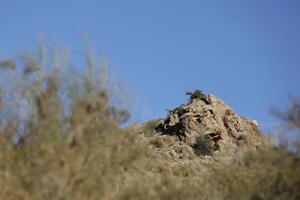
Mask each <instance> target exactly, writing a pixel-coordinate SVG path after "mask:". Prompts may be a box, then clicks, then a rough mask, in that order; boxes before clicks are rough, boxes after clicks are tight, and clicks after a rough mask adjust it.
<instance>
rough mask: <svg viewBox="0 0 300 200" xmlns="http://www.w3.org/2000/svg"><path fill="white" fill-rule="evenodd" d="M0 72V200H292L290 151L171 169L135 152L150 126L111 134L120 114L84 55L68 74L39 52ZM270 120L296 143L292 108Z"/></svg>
mask: <svg viewBox="0 0 300 200" xmlns="http://www.w3.org/2000/svg"><path fill="white" fill-rule="evenodd" d="M0 68H1V69H0V70H1V72H0V73H1V74H0V81H1V87H0V199H13V200H14V199H59V200H64V199H253V200H259V199H282V200H288V199H300V159H299V155H300V151H299V143H296V144H295V145H294V146H293V148H290V145H281V146H278V147H270V148H266V149H261V150H259V151H257V152H249V153H248V154H246V155H245V156H244V157H243V158H242V159H240V160H237V161H236V162H235V163H234V164H231V165H225V164H224V165H214V163H210V164H207V165H206V166H204V165H201V166H198V165H189V164H184V163H183V164H180V165H176V164H173V163H170V162H169V161H168V160H167V159H164V158H163V157H161V156H160V155H157V154H156V153H155V151H152V149H151V148H149V146H147V145H145V141H144V138H145V137H147V136H148V135H149V134H150V135H151V132H152V131H153V123H154V122H153V121H152V122H148V123H145V124H144V125H141V126H139V127H138V128H119V125H120V124H121V123H123V122H124V121H126V120H127V119H128V117H129V112H128V111H127V110H125V109H124V108H121V107H120V106H118V105H119V104H116V103H114V102H115V98H118V97H117V95H116V94H114V92H113V90H112V88H113V86H111V85H110V84H108V81H107V75H106V73H105V67H104V66H103V64H102V62H101V61H99V60H97V59H95V58H94V57H93V55H92V53H91V52H90V51H89V49H88V50H87V54H86V66H82V67H81V68H80V69H79V71H77V72H76V71H75V70H74V66H73V65H72V63H70V61H69V59H68V56H67V53H66V52H65V51H64V50H62V49H56V50H53V51H51V52H47V51H46V49H45V48H44V47H43V46H42V45H39V46H38V47H37V52H35V53H30V52H23V53H22V54H21V55H20V56H19V57H18V58H17V59H10V58H7V59H3V60H2V61H0ZM274 112H275V113H276V114H277V115H278V116H279V117H280V118H281V119H283V121H284V122H287V123H288V124H289V125H290V127H292V128H293V129H294V130H295V132H297V133H298V134H299V131H300V126H299V124H300V106H299V101H296V100H293V101H291V107H290V109H289V110H288V111H287V112H280V111H278V110H274ZM155 145H156V146H157V147H159V146H160V145H161V144H160V143H155ZM203 148H204V147H203ZM290 149H293V150H290ZM203 151H205V150H203ZM203 167H205V170H203V169H202V168H203Z"/></svg>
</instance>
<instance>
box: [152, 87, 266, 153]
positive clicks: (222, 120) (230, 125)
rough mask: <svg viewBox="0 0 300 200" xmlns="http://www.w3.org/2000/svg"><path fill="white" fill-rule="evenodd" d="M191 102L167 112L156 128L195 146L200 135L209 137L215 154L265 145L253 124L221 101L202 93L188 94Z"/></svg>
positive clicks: (254, 123) (255, 125) (255, 124)
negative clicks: (216, 152)
mask: <svg viewBox="0 0 300 200" xmlns="http://www.w3.org/2000/svg"><path fill="white" fill-rule="evenodd" d="M187 95H190V100H189V102H188V103H187V104H184V105H181V106H179V107H177V108H175V109H174V110H171V111H169V115H168V116H167V118H166V119H164V120H162V121H161V123H160V124H159V125H158V126H157V127H156V130H157V131H159V132H161V133H162V134H168V135H174V136H177V137H178V138H179V139H180V140H181V141H183V142H184V143H186V144H188V145H189V146H194V145H195V142H196V140H197V137H199V136H205V137H206V138H207V137H208V138H210V139H211V141H212V142H213V144H214V151H222V150H226V149H227V150H229V149H232V148H236V147H245V148H247V149H254V148H257V147H258V146H260V145H261V144H263V143H264V142H265V138H264V137H263V135H262V134H261V133H260V131H259V129H258V126H257V123H256V121H253V120H248V119H246V118H244V117H240V116H239V115H237V114H236V113H235V111H234V110H233V109H232V108H230V107H229V106H227V105H226V104H225V103H224V102H223V101H222V100H220V99H218V98H217V97H215V96H214V95H205V94H204V93H203V92H202V91H199V90H196V91H195V92H190V93H187Z"/></svg>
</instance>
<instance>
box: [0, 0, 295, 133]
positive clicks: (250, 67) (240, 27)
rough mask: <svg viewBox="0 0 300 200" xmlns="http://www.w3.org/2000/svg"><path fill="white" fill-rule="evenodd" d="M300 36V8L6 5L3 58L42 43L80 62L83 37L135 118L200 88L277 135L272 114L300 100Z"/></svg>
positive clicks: (289, 4)
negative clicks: (119, 84) (118, 84)
mask: <svg viewBox="0 0 300 200" xmlns="http://www.w3.org/2000/svg"><path fill="white" fill-rule="evenodd" d="M299 30H300V1H297V0H286V1H283V0H264V1H262V0H244V1H241V0H236V1H234V0H224V1H217V0H215V1H214V0H195V1H192V0H190V1H189V0H187V1H174V0H173V1H171V0H160V1H158V0H156V1H155V0H153V1H146V0H136V1H132V0H127V1H121V0H119V1H116V0H107V1H101V0H93V1H92V0H85V1H80V0H78V1H74V0H51V1H38V0H36V1H34V0H26V1H19V0H0V44H1V47H0V57H6V56H11V55H16V53H17V52H19V51H20V50H22V49H28V48H29V49H30V48H33V46H34V45H35V43H36V41H37V40H39V39H43V40H45V41H47V42H50V43H51V42H63V43H64V44H67V46H68V47H69V48H71V50H72V52H73V56H76V55H78V54H79V52H80V51H81V50H82V40H81V33H82V32H84V33H86V34H87V35H88V36H89V38H90V40H91V41H92V42H93V46H94V47H95V48H96V49H98V50H99V49H100V51H101V52H104V54H105V55H106V56H107V57H108V58H109V60H110V63H111V67H112V69H113V71H114V72H116V73H117V74H118V77H119V78H120V79H122V80H123V81H124V82H125V83H126V84H127V85H128V86H129V87H130V88H131V90H132V91H133V93H134V95H135V97H136V102H135V104H136V107H137V110H138V111H136V113H135V115H134V119H135V120H136V119H141V120H147V119H151V118H156V117H162V116H164V115H165V114H166V109H169V108H172V107H175V106H177V105H179V104H181V103H184V102H185V100H186V97H185V95H184V93H185V91H189V90H194V89H201V90H204V91H205V92H207V93H213V94H215V95H217V96H219V97H221V98H222V99H223V100H224V101H225V102H226V103H228V104H229V105H230V106H231V107H233V108H234V109H235V110H236V111H237V112H238V113H239V114H241V115H244V116H247V117H249V118H252V119H256V120H257V121H259V123H260V124H261V125H262V127H263V128H264V129H267V128H270V127H271V126H273V125H274V123H276V119H274V117H272V116H271V115H270V114H269V112H268V109H269V107H270V106H271V105H276V106H278V107H280V108H285V106H286V105H287V102H288V95H289V94H294V95H296V96H300V90H299V85H300V78H299V74H300V34H299Z"/></svg>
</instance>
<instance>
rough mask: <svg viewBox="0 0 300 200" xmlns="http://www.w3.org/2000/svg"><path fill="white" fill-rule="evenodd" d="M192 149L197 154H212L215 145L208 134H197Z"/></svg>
mask: <svg viewBox="0 0 300 200" xmlns="http://www.w3.org/2000/svg"><path fill="white" fill-rule="evenodd" d="M193 149H194V151H195V153H196V155H198V156H205V155H212V154H213V152H214V151H215V146H214V142H213V140H212V138H211V137H210V136H209V135H202V134H201V135H199V136H198V137H197V138H196V143H195V144H194V145H193Z"/></svg>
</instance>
